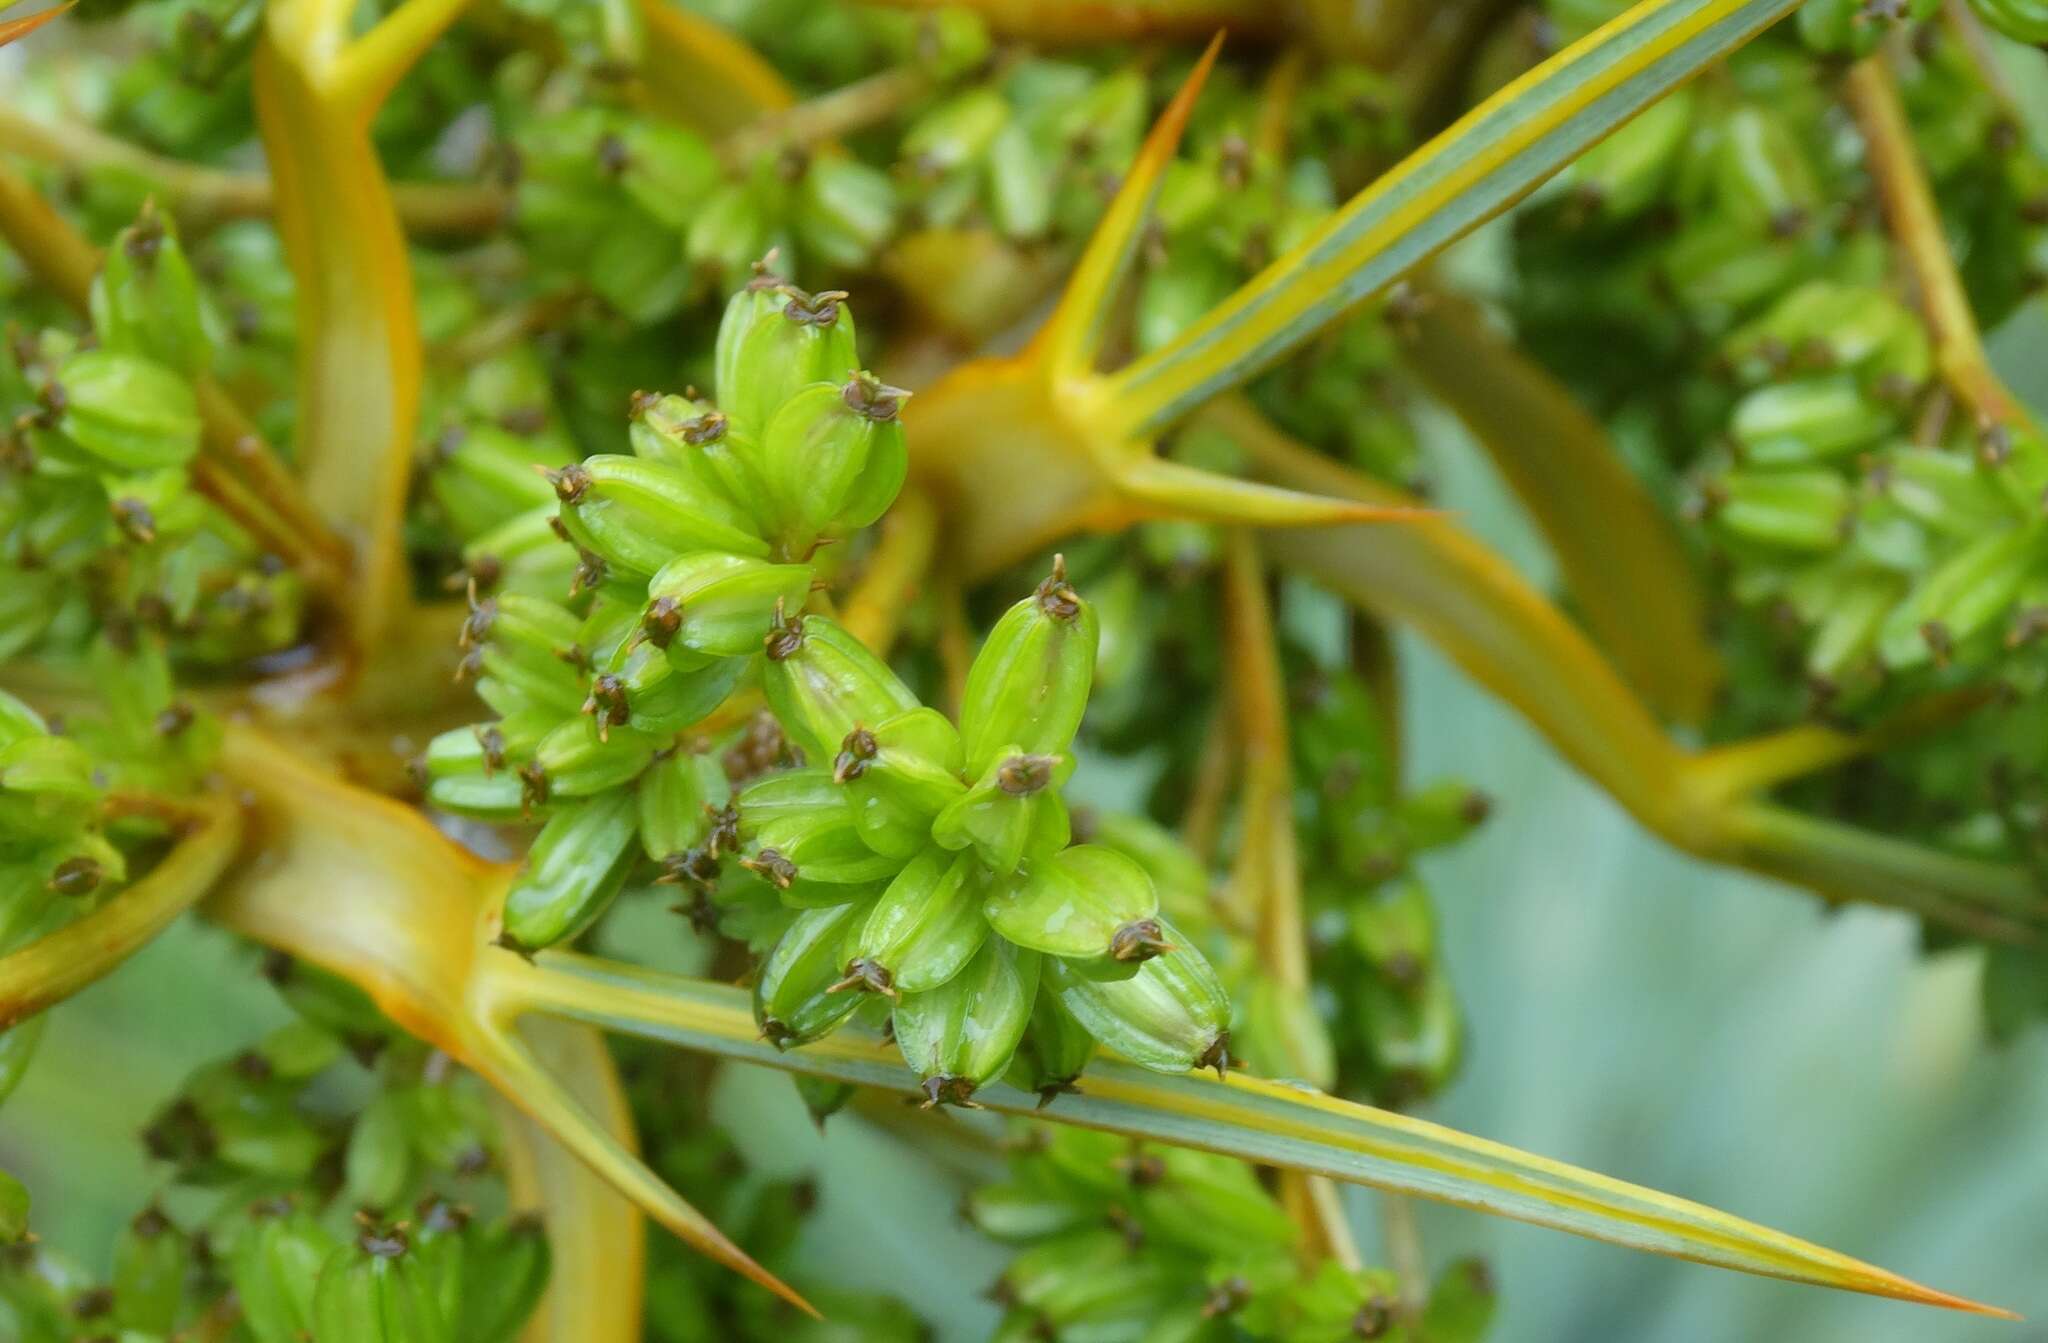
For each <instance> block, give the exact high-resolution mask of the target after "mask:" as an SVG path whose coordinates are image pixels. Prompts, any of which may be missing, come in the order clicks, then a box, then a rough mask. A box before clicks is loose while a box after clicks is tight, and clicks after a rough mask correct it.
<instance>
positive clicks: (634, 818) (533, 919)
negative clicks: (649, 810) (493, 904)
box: [499, 789, 639, 952]
mask: <svg viewBox="0 0 2048 1343" xmlns="http://www.w3.org/2000/svg"><path fill="white" fill-rule="evenodd" d="M638 823H639V806H638V802H637V800H636V799H635V797H634V795H633V794H632V793H631V792H628V791H625V790H623V789H620V790H615V791H612V792H608V793H603V794H600V795H599V796H597V797H593V798H589V799H587V800H585V801H581V802H575V803H570V804H568V805H565V806H562V807H560V808H559V809H558V810H557V811H556V812H555V814H554V815H553V816H550V817H549V818H548V823H547V824H546V825H544V826H542V827H541V831H540V834H539V835H538V836H537V837H535V839H534V841H533V848H532V849H531V850H530V851H528V853H527V855H526V864H525V866H524V867H522V868H521V869H520V872H519V875H518V877H517V878H515V879H514V880H513V883H512V887H511V889H510V890H509V891H507V892H506V894H505V913H504V930H503V932H502V933H501V934H500V937H499V941H500V942H501V943H502V944H503V945H505V946H507V947H510V948H512V949H514V950H516V951H521V952H534V951H539V950H541V949H542V948H543V947H551V946H553V945H554V944H555V943H557V942H560V941H563V940H564V939H566V938H570V937H573V936H575V935H576V934H577V933H579V932H581V931H583V929H585V928H587V927H589V926H590V924H591V922H592V921H593V920H595V919H596V918H597V916H598V915H599V914H602V913H603V912H604V909H605V906H607V905H609V904H610V903H611V901H612V897H613V896H615V895H617V894H618V893H619V886H620V884H621V883H622V882H623V881H624V880H625V875H626V868H627V867H628V865H629V864H630V863H631V861H632V849H633V832H634V829H635V828H636V826H637V825H638Z"/></svg>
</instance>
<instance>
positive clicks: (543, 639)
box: [462, 592, 583, 717]
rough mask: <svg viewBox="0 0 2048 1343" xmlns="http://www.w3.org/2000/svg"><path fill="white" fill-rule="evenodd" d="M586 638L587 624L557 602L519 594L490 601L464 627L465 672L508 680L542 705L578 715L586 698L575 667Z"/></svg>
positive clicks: (473, 611) (476, 606)
mask: <svg viewBox="0 0 2048 1343" xmlns="http://www.w3.org/2000/svg"><path fill="white" fill-rule="evenodd" d="M582 637H583V628H582V622H580V621H578V620H577V619H576V617H575V616H574V615H572V614H570V613H569V611H568V610H567V609H566V608H565V607H563V606H561V605H560V604H559V603H557V602H553V601H549V600H547V599H545V598H541V597H532V596H527V595H525V594H523V593H517V592H507V593H501V594H499V595H498V596H496V597H485V598H483V599H482V600H480V601H477V602H475V603H474V604H472V605H471V607H470V610H469V617H468V618H467V619H466V620H464V621H463V624H462V647H463V648H464V649H465V650H466V651H467V655H466V656H465V657H464V658H463V670H464V671H465V672H467V673H475V674H478V675H481V676H483V677H485V678H492V677H495V678H497V679H498V680H500V681H503V682H504V683H505V684H506V685H507V686H508V687H509V688H512V689H513V690H515V691H516V692H517V693H519V694H521V695H523V696H525V697H527V698H529V699H531V700H532V701H533V702H534V704H535V706H536V707H539V706H546V707H548V708H550V709H555V710H558V711H560V712H567V713H574V712H576V710H577V707H578V705H579V704H580V702H581V700H582V698H583V691H582V687H581V684H580V682H579V680H578V678H577V674H576V665H575V664H576V662H577V660H578V658H579V656H580V654H579V652H578V648H579V641H580V640H581V639H582ZM506 716H507V717H511V716H512V715H511V713H510V712H506Z"/></svg>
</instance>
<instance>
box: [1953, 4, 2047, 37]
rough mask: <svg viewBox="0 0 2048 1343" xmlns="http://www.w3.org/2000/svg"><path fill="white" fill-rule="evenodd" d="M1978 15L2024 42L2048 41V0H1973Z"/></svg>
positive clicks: (1973, 7)
mask: <svg viewBox="0 0 2048 1343" xmlns="http://www.w3.org/2000/svg"><path fill="white" fill-rule="evenodd" d="M1970 8H1971V9H1973V10H1975V11H1977V17H1978V18H1980V19H1982V20H1984V22H1986V23H1988V24H1990V25H1991V26H1992V27H1993V28H1996V29H1997V30H1998V31H1999V32H2001V33H2004V34H2005V35H2006V36H2007V37H2010V38H2013V39H2014V40H2016V41H2020V42H2031V43H2033V44H2034V45H2035V46H2042V45H2044V44H2048V2H2044V0H1970Z"/></svg>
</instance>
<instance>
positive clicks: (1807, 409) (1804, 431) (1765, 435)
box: [1728, 373, 1898, 468]
mask: <svg viewBox="0 0 2048 1343" xmlns="http://www.w3.org/2000/svg"><path fill="white" fill-rule="evenodd" d="M1897 426H1898V417H1897V414H1896V412H1895V411H1893V410H1892V408H1891V407H1889V406H1886V405H1882V404H1880V403H1878V402H1876V401H1874V400H1872V399H1871V398H1870V397H1868V396H1867V395H1865V394H1864V392H1863V390H1862V388H1861V387H1859V386H1858V385H1857V382H1856V377H1855V375H1854V374H1850V373H1836V374H1830V375H1827V376H1825V377H1818V378H1805V379H1801V380H1800V381H1797V382H1786V383H1779V384H1777V385H1775V386H1771V387H1761V388H1758V389H1757V390H1756V391H1754V392H1751V393H1750V394H1749V395H1748V396H1745V397H1744V398H1742V401H1741V402H1740V403H1739V404H1738V405H1737V406H1736V407H1735V414H1734V416H1733V417H1732V419H1731V420H1730V421H1729V425H1728V432H1729V433H1730V434H1731V435H1733V437H1734V439H1735V444H1736V451H1737V452H1738V453H1739V454H1740V455H1741V457H1742V460H1743V461H1744V462H1746V463H1748V464H1750V465H1751V466H1756V467H1769V468H1779V467H1792V466H1805V465H1808V464H1811V463H1815V462H1824V461H1829V460H1831V459H1834V458H1837V457H1842V456H1846V455H1847V454H1849V453H1852V452H1855V451H1857V450H1858V449H1861V448H1867V447H1869V446H1871V445H1872V444H1874V443H1876V442H1877V441H1878V440H1879V439H1881V438H1883V437H1884V436H1885V435H1887V434H1889V433H1891V432H1892V431H1893V430H1894V429H1895V428H1897Z"/></svg>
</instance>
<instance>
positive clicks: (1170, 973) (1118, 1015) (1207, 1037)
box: [1045, 924, 1230, 1073]
mask: <svg viewBox="0 0 2048 1343" xmlns="http://www.w3.org/2000/svg"><path fill="white" fill-rule="evenodd" d="M1163 931H1164V933H1165V935H1166V937H1167V938H1168V939H1169V940H1170V941H1172V942H1173V943H1174V945H1175V947H1176V950H1175V951H1174V952H1173V953H1172V954H1171V955H1167V956H1155V957H1153V958H1152V959H1150V960H1148V961H1145V962H1144V963H1143V964H1141V965H1140V966H1139V967H1138V970H1137V973H1136V974H1134V975H1130V976H1128V977H1124V978H1118V977H1112V976H1097V975H1095V974H1091V973H1090V970H1091V968H1092V967H1089V966H1087V965H1083V964H1077V963H1073V962H1069V961H1066V960H1061V959H1058V958H1054V959H1051V960H1048V961H1047V962H1046V967H1045V973H1046V977H1047V982H1048V983H1049V984H1050V985H1051V986H1052V988H1053V989H1054V990H1056V991H1057V992H1058V993H1059V995H1060V1005H1061V1006H1063V1007H1065V1008H1066V1009H1067V1011H1069V1012H1071V1013H1073V1015H1074V1019H1075V1020H1076V1021H1078V1022H1080V1023H1081V1024H1082V1026H1084V1027H1086V1028H1087V1030H1088V1033H1089V1034H1090V1035H1093V1036H1094V1037H1095V1038H1096V1039H1097V1040H1099V1041H1100V1042H1101V1043H1102V1044H1103V1046H1104V1047H1105V1048H1107V1049H1109V1050H1111V1051H1113V1052H1115V1053H1117V1054H1121V1055H1122V1056H1123V1057H1125V1058H1127V1059H1129V1060H1130V1061H1131V1062H1133V1063H1135V1064H1138V1065H1139V1066H1140V1067H1144V1068H1150V1069H1152V1070H1153V1071H1155V1072H1168V1073H1177V1072H1186V1071H1187V1070H1188V1069H1190V1068H1195V1067H1202V1068H1215V1069H1217V1070H1218V1071H1219V1072H1220V1071H1221V1070H1222V1069H1223V1068H1225V1067H1227V1066H1229V1061H1230V1052H1229V1051H1230V1031H1229V1026H1230V998H1229V995H1228V994H1226V993H1225V992H1224V990H1223V982H1222V981H1221V980H1220V979H1218V978H1217V977H1216V971H1215V970H1214V969H1213V968H1211V966H1210V965H1209V962H1208V961H1207V960H1206V959H1205V958H1204V957H1203V956H1202V953H1201V952H1200V951H1198V950H1196V949H1195V948H1194V947H1193V946H1190V945H1187V944H1186V942H1185V941H1184V940H1183V939H1182V938H1181V937H1180V936H1179V935H1178V934H1177V933H1175V932H1174V930H1173V927H1172V925H1171V924H1168V925H1166V926H1165V927H1164V929H1163Z"/></svg>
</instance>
